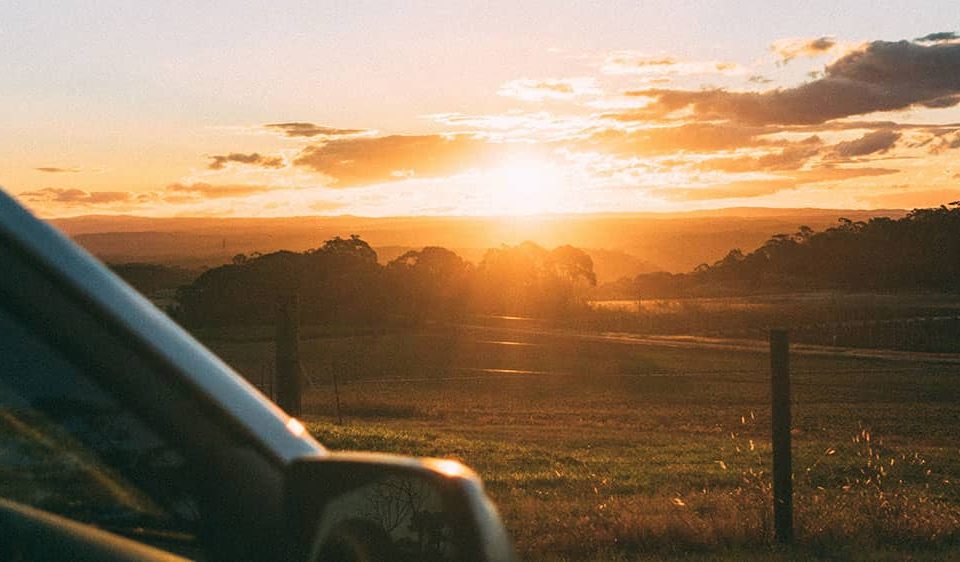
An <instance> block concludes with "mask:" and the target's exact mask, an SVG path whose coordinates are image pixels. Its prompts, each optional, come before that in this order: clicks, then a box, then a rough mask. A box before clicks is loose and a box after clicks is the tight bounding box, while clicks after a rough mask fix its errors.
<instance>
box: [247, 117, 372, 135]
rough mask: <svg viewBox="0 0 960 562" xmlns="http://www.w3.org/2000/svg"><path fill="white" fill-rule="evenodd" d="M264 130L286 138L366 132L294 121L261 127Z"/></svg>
mask: <svg viewBox="0 0 960 562" xmlns="http://www.w3.org/2000/svg"><path fill="white" fill-rule="evenodd" d="M263 127H264V128H265V129H268V130H271V131H275V132H279V133H282V134H283V135H285V136H288V137H319V136H326V137H338V136H343V135H356V134H360V133H364V132H366V130H365V129H339V128H336V127H326V126H323V125H317V124H315V123H307V122H302V121H294V122H289V123H268V124H266V125H264V126H263Z"/></svg>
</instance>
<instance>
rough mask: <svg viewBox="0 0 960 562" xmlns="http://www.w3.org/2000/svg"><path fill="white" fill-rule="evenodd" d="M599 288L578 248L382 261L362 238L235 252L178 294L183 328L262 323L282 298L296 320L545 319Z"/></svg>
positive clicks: (438, 252) (437, 252) (429, 253)
mask: <svg viewBox="0 0 960 562" xmlns="http://www.w3.org/2000/svg"><path fill="white" fill-rule="evenodd" d="M595 285H596V276H595V274H594V272H593V261H592V260H591V258H590V256H588V255H587V254H586V253H585V252H584V251H583V250H581V249H579V248H575V247H572V246H561V247H558V248H555V249H553V250H547V249H545V248H542V247H540V246H538V245H536V244H534V243H532V242H524V243H522V244H519V245H516V246H501V247H500V248H493V249H490V250H488V251H487V252H486V253H485V255H484V256H483V259H482V260H481V261H480V262H479V263H478V264H476V265H474V264H472V263H470V262H468V261H466V260H464V259H462V258H461V257H460V256H459V255H457V254H456V253H455V252H453V251H451V250H448V249H446V248H440V247H426V248H423V249H421V250H415V251H409V252H407V253H405V254H403V255H401V256H400V257H398V258H396V259H394V260H393V261H391V262H389V263H387V264H386V265H381V264H380V263H379V262H378V260H377V253H376V252H375V251H374V250H373V248H371V247H370V245H369V244H368V243H367V242H366V241H364V240H363V239H361V238H360V237H359V236H356V235H354V236H350V237H349V238H341V237H339V236H338V237H335V238H333V239H330V240H327V241H325V242H324V243H323V244H322V245H321V246H320V247H318V248H315V249H311V250H307V251H306V252H302V253H298V252H289V251H279V252H273V253H269V254H262V255H261V254H253V255H249V256H248V255H243V254H240V255H237V256H235V257H234V259H233V261H232V263H230V264H227V265H223V266H220V267H216V268H213V269H209V270H207V271H206V272H204V273H203V274H201V275H200V276H199V277H197V278H196V279H195V280H194V281H193V282H192V283H190V284H188V285H185V286H183V287H181V288H180V289H178V291H177V296H176V300H177V306H176V307H175V308H174V310H173V311H172V312H173V314H174V316H175V317H177V319H178V320H179V321H181V322H182V323H184V324H186V325H188V326H223V325H252V324H268V323H271V322H273V321H274V317H275V314H276V312H275V304H276V301H277V298H278V296H279V295H281V294H283V293H289V292H295V293H296V294H297V295H298V296H299V300H300V311H301V321H303V322H304V323H318V324H322V323H330V324H353V325H368V324H372V323H377V322H382V321H384V320H385V319H388V318H405V319H410V320H414V321H420V320H425V319H430V318H437V317H450V316H456V315H460V314H467V313H471V314H510V315H529V316H537V317H552V316H558V315H563V314H566V313H570V312H572V311H573V310H574V309H578V308H584V307H585V306H586V303H585V298H584V295H585V293H586V290H587V289H588V288H590V287H593V286H595Z"/></svg>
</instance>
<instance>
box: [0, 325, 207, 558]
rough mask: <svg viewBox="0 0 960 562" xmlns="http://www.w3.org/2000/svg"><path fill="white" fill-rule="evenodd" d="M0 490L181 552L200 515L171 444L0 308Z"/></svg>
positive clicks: (190, 547)
mask: <svg viewBox="0 0 960 562" xmlns="http://www.w3.org/2000/svg"><path fill="white" fill-rule="evenodd" d="M0 358H2V361H0V496H2V497H4V498H7V499H10V500H13V501H17V502H20V503H23V504H27V505H30V506H33V507H37V508H40V509H43V510H46V511H49V512H52V513H56V514H58V515H63V516H66V517H69V518H71V519H75V520H77V521H81V522H84V523H89V524H93V525H95V526H98V527H101V528H104V529H107V530H109V531H112V532H116V533H119V534H122V535H126V536H128V537H132V538H135V539H137V540H140V541H143V542H147V543H150V544H154V545H157V546H163V547H166V548H168V549H170V550H173V551H177V552H181V553H194V551H195V548H196V545H197V540H196V539H197V529H198V526H199V522H200V512H199V509H198V505H199V504H198V501H197V496H196V494H195V493H194V492H193V490H192V486H191V477H190V476H191V475H190V466H189V464H188V463H187V462H186V460H185V457H184V456H183V455H182V454H180V452H178V451H177V449H176V447H174V446H172V444H171V443H169V442H167V441H165V440H164V439H163V438H162V437H160V436H159V435H157V434H156V433H155V432H153V431H151V430H150V428H149V427H148V426H147V425H145V423H144V422H143V421H142V420H141V419H139V418H138V417H137V415H136V412H133V411H131V410H130V408H128V407H125V406H124V404H123V402H122V401H120V400H118V399H117V398H116V397H115V396H113V395H112V394H111V393H110V392H109V391H108V390H107V389H104V388H100V387H99V386H97V384H96V383H95V382H94V381H93V380H92V378H91V377H90V376H89V373H87V372H85V371H84V369H83V368H81V367H79V366H78V365H76V364H73V363H71V362H70V361H69V360H67V359H66V358H65V357H64V356H63V355H62V354H61V353H59V352H58V351H57V349H55V348H54V347H52V346H51V345H49V344H48V343H47V342H45V341H43V340H41V339H40V338H39V337H37V336H36V335H35V334H33V333H31V332H30V331H29V330H28V329H27V328H25V327H24V326H23V325H22V324H21V323H20V322H19V321H18V320H17V319H16V318H15V317H13V316H12V315H10V314H8V313H7V312H6V311H5V310H3V309H2V308H0Z"/></svg>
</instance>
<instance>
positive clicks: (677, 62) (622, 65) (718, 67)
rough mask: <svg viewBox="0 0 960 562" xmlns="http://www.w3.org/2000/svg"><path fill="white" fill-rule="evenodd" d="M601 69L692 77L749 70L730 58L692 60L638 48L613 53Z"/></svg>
mask: <svg viewBox="0 0 960 562" xmlns="http://www.w3.org/2000/svg"><path fill="white" fill-rule="evenodd" d="M600 70H601V71H602V72H603V73H604V74H633V75H640V76H658V75H659V76H670V75H673V76H690V75H699V74H722V75H743V74H746V73H747V69H746V68H744V67H743V66H742V65H740V64H738V63H736V62H730V61H691V60H683V59H679V58H676V57H672V56H658V55H649V54H646V53H642V52H639V51H616V52H613V53H610V54H609V55H608V56H607V57H606V59H605V60H604V62H603V65H602V66H601V68H600Z"/></svg>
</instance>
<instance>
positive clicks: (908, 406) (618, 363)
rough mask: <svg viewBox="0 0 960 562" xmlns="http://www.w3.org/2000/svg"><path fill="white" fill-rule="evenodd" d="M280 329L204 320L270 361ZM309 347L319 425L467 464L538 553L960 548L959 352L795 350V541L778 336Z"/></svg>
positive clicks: (348, 439)
mask: <svg viewBox="0 0 960 562" xmlns="http://www.w3.org/2000/svg"><path fill="white" fill-rule="evenodd" d="M305 332H306V334H305V335H306V336H310V335H311V334H310V331H309V330H305ZM266 334H269V330H267V331H265V332H263V333H258V332H256V331H251V332H247V333H242V334H237V333H233V334H223V333H221V334H214V333H208V334H205V335H204V339H205V341H206V342H207V343H208V345H210V346H211V347H212V348H213V349H214V350H215V351H216V352H218V353H219V354H221V355H222V356H223V357H224V358H225V359H226V360H227V361H228V362H229V363H231V364H233V365H234V366H235V367H236V368H237V369H238V370H240V371H241V372H244V373H246V374H247V375H248V376H249V377H250V378H251V379H254V380H256V379H257V378H258V377H259V376H260V375H261V374H262V373H269V372H270V365H271V364H272V361H273V344H272V342H271V341H270V338H269V337H268V335H266ZM302 354H303V364H304V370H305V372H306V373H307V375H308V376H309V378H310V380H311V382H312V386H311V387H310V389H309V391H308V393H307V396H306V398H305V402H306V404H305V410H306V415H305V416H304V417H305V418H306V421H307V422H308V426H309V428H310V429H311V431H312V432H313V433H314V435H315V436H316V437H317V438H318V439H319V440H320V441H322V442H323V443H325V444H326V445H328V446H329V447H331V448H337V449H369V450H377V451H389V452H396V453H403V454H413V455H427V456H441V457H453V458H457V459H460V460H462V461H464V462H466V463H468V464H469V465H471V466H473V467H474V468H475V469H477V470H478V472H479V473H480V474H481V475H482V476H483V478H484V481H485V483H486V485H487V487H488V490H489V493H490V494H491V496H492V497H493V498H494V499H495V500H496V502H497V504H498V505H499V507H500V509H501V511H502V513H503V515H504V518H505V520H506V522H507V525H508V527H509V529H510V532H511V534H512V536H513V537H514V540H515V542H516V546H517V549H518V551H519V553H520V555H521V556H522V557H523V558H524V559H529V560H541V559H547V560H580V559H587V560H620V559H623V560H645V559H664V558H667V559H682V560H701V559H702V560H713V559H718V558H722V559H730V560H743V559H748V560H749V559H754V560H766V559H771V558H774V559H783V560H793V559H798V560H801V559H811V558H822V559H847V558H852V559H888V560H901V559H923V560H927V559H929V560H940V559H950V558H957V557H960V488H958V486H960V484H958V483H957V481H960V386H958V385H957V382H958V380H960V366H957V365H936V364H915V363H906V362H894V361H884V360H858V359H852V358H832V357H806V356H796V357H794V358H792V369H793V385H794V469H795V489H796V510H797V513H796V518H797V527H798V541H797V543H798V544H797V546H796V547H795V548H793V549H791V550H783V549H780V548H778V547H777V546H775V545H774V544H773V541H772V540H771V534H772V531H771V525H772V521H771V515H770V510H771V507H770V501H771V500H770V477H769V468H770V466H769V457H770V449H769V425H770V419H769V418H770V412H769V404H768V403H769V386H768V380H769V379H768V377H769V375H768V371H767V358H766V357H765V356H764V355H762V354H756V353H740V352H730V351H722V352H721V351H715V350H691V349H666V348H660V347H652V346H645V345H638V344H628V343H623V342H614V341H609V342H608V341H603V340H586V339H583V338H578V337H576V336H572V335H569V336H559V335H546V334H539V335H531V334H529V333H526V334H522V337H521V336H519V335H518V334H517V333H515V332H508V331H504V330H502V329H500V328H496V327H488V328H453V327H436V328H434V329H431V330H423V331H419V332H416V333H404V334H380V335H360V336H351V337H347V336H340V337H330V336H329V335H327V336H325V337H306V338H305V339H304V341H303V343H302ZM333 373H337V374H338V382H339V389H340V401H341V413H342V416H343V418H344V421H343V424H342V425H340V424H337V423H336V416H335V401H334V392H333V385H332V381H333V379H332V375H333Z"/></svg>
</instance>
